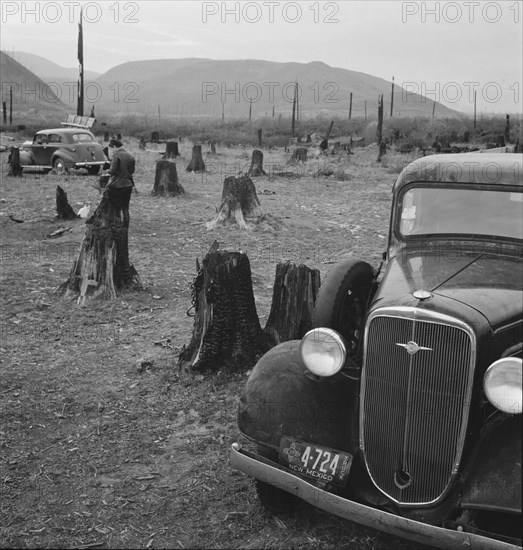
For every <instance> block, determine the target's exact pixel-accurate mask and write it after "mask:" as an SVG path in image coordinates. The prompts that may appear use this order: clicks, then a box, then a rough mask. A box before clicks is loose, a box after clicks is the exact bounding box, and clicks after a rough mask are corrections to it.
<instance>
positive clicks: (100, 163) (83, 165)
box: [74, 160, 107, 168]
mask: <svg viewBox="0 0 523 550" xmlns="http://www.w3.org/2000/svg"><path fill="white" fill-rule="evenodd" d="M106 162H107V161H106V160H96V161H93V162H75V163H74V166H75V168H86V167H88V166H103V165H104V164H105V163H106Z"/></svg>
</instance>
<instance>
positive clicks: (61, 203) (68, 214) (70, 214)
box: [56, 185, 79, 220]
mask: <svg viewBox="0 0 523 550" xmlns="http://www.w3.org/2000/svg"><path fill="white" fill-rule="evenodd" d="M56 212H57V214H58V215H57V218H58V219H59V220H76V219H77V218H78V217H79V216H78V215H77V214H76V213H75V211H74V210H73V209H72V207H71V205H70V204H69V201H68V200H67V193H66V192H65V191H64V190H63V189H62V188H61V187H60V186H59V185H57V186H56Z"/></svg>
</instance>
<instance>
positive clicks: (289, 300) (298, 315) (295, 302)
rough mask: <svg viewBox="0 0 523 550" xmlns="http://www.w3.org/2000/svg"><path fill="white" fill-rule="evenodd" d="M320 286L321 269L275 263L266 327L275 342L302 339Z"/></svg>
mask: <svg viewBox="0 0 523 550" xmlns="http://www.w3.org/2000/svg"><path fill="white" fill-rule="evenodd" d="M319 288H320V272H319V270H317V269H310V268H308V267H307V266H305V265H303V264H301V265H299V266H296V265H295V264H293V263H290V262H286V263H279V264H278V265H277V266H276V278H275V280H274V288H273V293H272V304H271V312H270V314H269V318H268V320H267V324H266V325H265V328H264V329H263V332H264V333H265V334H266V335H267V337H268V338H269V341H270V343H271V344H272V345H274V346H275V345H277V344H279V343H280V342H286V341H288V340H299V339H301V338H302V337H303V336H304V335H305V333H306V332H308V331H309V330H311V328H312V314H313V311H314V303H315V301H316V296H317V295H318V290H319Z"/></svg>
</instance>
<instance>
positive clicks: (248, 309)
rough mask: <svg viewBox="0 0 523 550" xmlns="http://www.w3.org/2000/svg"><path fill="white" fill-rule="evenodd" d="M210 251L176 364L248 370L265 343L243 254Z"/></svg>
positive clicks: (197, 280)
mask: <svg viewBox="0 0 523 550" xmlns="http://www.w3.org/2000/svg"><path fill="white" fill-rule="evenodd" d="M216 247H217V243H216V242H215V244H214V245H213V247H211V251H209V253H208V254H207V255H206V256H205V258H204V259H203V262H202V266H201V268H200V266H199V264H198V261H196V267H197V269H198V274H197V275H196V278H195V279H194V282H193V291H192V304H193V308H194V325H193V333H192V338H191V341H190V343H189V345H188V346H184V347H183V349H182V351H181V352H180V355H179V357H178V365H179V366H180V368H184V369H190V370H195V371H204V370H212V371H216V370H218V369H220V368H221V367H224V366H225V367H229V368H231V369H234V370H238V369H242V370H248V369H250V368H252V367H253V366H254V364H255V363H256V361H257V360H258V358H259V357H260V356H261V355H262V354H263V353H265V352H266V351H267V350H268V349H269V345H268V342H267V338H266V337H265V335H264V334H263V332H262V329H261V326H260V321H259V319H258V315H257V313H256V305H255V303H254V294H253V290H252V279H251V267H250V263H249V259H248V258H247V256H246V254H243V253H240V252H227V251H217V250H213V248H216Z"/></svg>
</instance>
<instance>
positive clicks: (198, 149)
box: [185, 145, 205, 172]
mask: <svg viewBox="0 0 523 550" xmlns="http://www.w3.org/2000/svg"><path fill="white" fill-rule="evenodd" d="M185 171H186V172H205V163H204V162H203V157H202V146H201V145H193V148H192V158H191V162H190V163H189V166H187V168H186V169H185Z"/></svg>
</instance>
